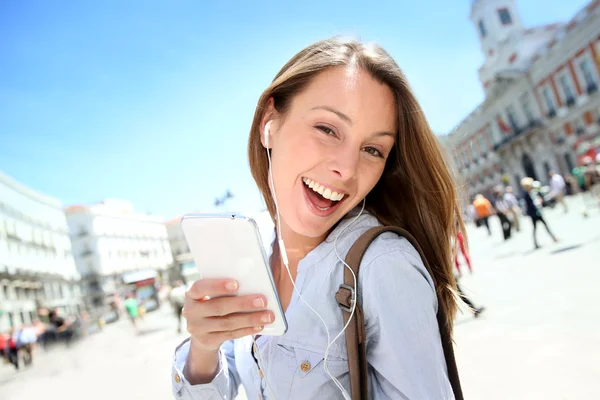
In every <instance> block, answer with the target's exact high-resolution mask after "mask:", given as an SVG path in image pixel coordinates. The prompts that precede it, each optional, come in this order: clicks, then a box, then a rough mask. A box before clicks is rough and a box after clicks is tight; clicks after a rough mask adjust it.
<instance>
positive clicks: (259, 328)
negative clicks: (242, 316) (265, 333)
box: [254, 326, 264, 332]
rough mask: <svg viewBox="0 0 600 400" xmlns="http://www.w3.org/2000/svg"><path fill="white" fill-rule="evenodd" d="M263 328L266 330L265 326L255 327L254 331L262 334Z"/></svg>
mask: <svg viewBox="0 0 600 400" xmlns="http://www.w3.org/2000/svg"><path fill="white" fill-rule="evenodd" d="M263 328H264V326H255V327H254V330H255V331H256V332H260V331H262V330H263Z"/></svg>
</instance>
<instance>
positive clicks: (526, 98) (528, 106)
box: [521, 95, 535, 123]
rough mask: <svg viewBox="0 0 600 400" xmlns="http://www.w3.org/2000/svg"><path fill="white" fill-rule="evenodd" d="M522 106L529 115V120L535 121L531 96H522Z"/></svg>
mask: <svg viewBox="0 0 600 400" xmlns="http://www.w3.org/2000/svg"><path fill="white" fill-rule="evenodd" d="M521 106H522V107H523V113H524V114H525V116H526V117H527V122H530V123H531V122H533V120H534V119H535V117H534V115H533V110H532V109H531V103H530V102H529V96H527V95H525V96H523V97H521Z"/></svg>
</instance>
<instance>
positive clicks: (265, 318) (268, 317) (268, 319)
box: [260, 314, 272, 324]
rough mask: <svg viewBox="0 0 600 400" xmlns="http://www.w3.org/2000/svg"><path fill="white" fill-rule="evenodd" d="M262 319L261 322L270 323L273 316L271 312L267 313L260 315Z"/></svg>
mask: <svg viewBox="0 0 600 400" xmlns="http://www.w3.org/2000/svg"><path fill="white" fill-rule="evenodd" d="M260 321H261V322H265V323H267V324H268V323H270V322H271V321H272V317H271V314H265V315H263V316H262V317H260Z"/></svg>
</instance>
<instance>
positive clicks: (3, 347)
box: [0, 332, 9, 365]
mask: <svg viewBox="0 0 600 400" xmlns="http://www.w3.org/2000/svg"><path fill="white" fill-rule="evenodd" d="M8 341H9V335H8V334H7V333H4V332H0V365H1V364H2V363H8V362H9V360H8Z"/></svg>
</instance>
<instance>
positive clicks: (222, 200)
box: [215, 189, 234, 207]
mask: <svg viewBox="0 0 600 400" xmlns="http://www.w3.org/2000/svg"><path fill="white" fill-rule="evenodd" d="M233 197H234V196H233V193H231V191H230V190H229V189H227V192H225V195H223V196H221V197H217V198H216V199H215V207H219V206H222V205H224V204H225V202H226V201H227V200H229V199H233Z"/></svg>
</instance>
